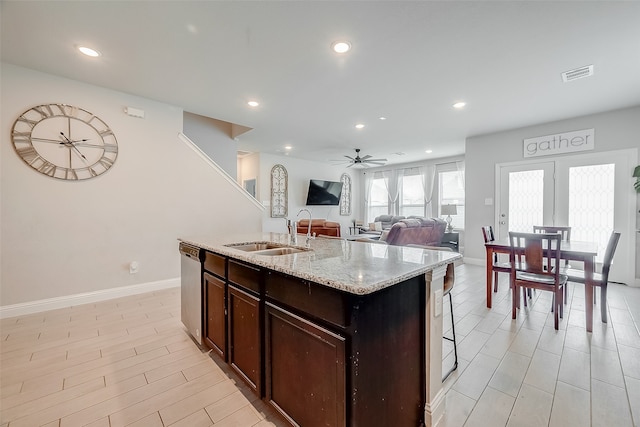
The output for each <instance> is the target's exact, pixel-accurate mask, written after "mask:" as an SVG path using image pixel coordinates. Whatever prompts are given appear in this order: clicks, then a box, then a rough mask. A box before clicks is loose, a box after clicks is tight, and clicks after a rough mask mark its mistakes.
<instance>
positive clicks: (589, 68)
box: [562, 65, 593, 83]
mask: <svg viewBox="0 0 640 427" xmlns="http://www.w3.org/2000/svg"><path fill="white" fill-rule="evenodd" d="M591 76H593V65H585V66H584V67H580V68H576V69H573V70H569V71H565V72H564V73H562V81H563V82H565V83H566V82H570V81H573V80H578V79H581V78H583V77H591Z"/></svg>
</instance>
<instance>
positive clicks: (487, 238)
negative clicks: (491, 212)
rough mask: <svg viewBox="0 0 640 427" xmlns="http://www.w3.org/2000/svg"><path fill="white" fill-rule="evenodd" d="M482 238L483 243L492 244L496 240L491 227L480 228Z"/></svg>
mask: <svg viewBox="0 0 640 427" xmlns="http://www.w3.org/2000/svg"><path fill="white" fill-rule="evenodd" d="M482 237H484V242H485V243H489V242H493V241H494V240H496V238H495V236H494V234H493V227H492V226H490V225H484V226H482Z"/></svg>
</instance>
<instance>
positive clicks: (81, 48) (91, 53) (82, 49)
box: [78, 46, 100, 58]
mask: <svg viewBox="0 0 640 427" xmlns="http://www.w3.org/2000/svg"><path fill="white" fill-rule="evenodd" d="M78 50H79V51H80V52H82V53H84V54H85V55H87V56H90V57H92V58H95V57H98V56H100V52H98V51H97V50H94V49H91V48H90V47H85V46H78Z"/></svg>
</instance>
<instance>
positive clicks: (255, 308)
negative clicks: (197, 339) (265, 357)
mask: <svg viewBox="0 0 640 427" xmlns="http://www.w3.org/2000/svg"><path fill="white" fill-rule="evenodd" d="M228 322H229V363H230V364H231V366H232V367H233V369H234V370H235V371H236V372H237V373H238V374H240V376H241V377H243V378H244V380H245V381H246V382H247V383H248V384H249V386H250V387H251V388H252V389H253V390H254V391H255V392H257V393H258V394H259V395H260V394H261V380H260V378H261V375H262V372H261V370H260V365H261V363H260V362H261V358H260V354H261V351H260V300H259V299H258V298H256V297H255V296H253V295H250V294H248V293H247V292H244V291H242V290H240V289H238V288H236V287H235V286H233V285H229V316H228Z"/></svg>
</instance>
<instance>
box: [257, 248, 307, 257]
mask: <svg viewBox="0 0 640 427" xmlns="http://www.w3.org/2000/svg"><path fill="white" fill-rule="evenodd" d="M298 252H307V249H300V248H273V249H265V250H263V251H255V252H254V254H256V255H265V256H277V255H289V254H297V253H298Z"/></svg>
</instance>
